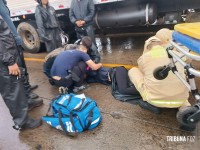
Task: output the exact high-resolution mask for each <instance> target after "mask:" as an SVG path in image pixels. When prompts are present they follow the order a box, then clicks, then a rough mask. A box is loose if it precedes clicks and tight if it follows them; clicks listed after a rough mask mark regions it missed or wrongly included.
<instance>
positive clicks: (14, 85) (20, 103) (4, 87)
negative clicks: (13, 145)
mask: <svg viewBox="0 0 200 150" xmlns="http://www.w3.org/2000/svg"><path fill="white" fill-rule="evenodd" d="M23 82H24V81H23V79H22V78H18V77H17V76H13V75H9V72H8V68H7V67H6V66H4V65H3V64H1V63H0V94H1V95H2V97H3V100H4V102H5V104H6V105H7V107H8V109H9V111H10V114H11V116H12V118H13V121H14V123H15V125H19V126H21V125H23V124H24V123H25V122H26V120H27V119H28V117H27V111H28V101H27V97H26V94H25V89H24V85H23V84H24V83H23Z"/></svg>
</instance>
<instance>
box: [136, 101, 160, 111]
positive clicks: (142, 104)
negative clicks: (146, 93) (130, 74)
mask: <svg viewBox="0 0 200 150" xmlns="http://www.w3.org/2000/svg"><path fill="white" fill-rule="evenodd" d="M138 104H139V105H140V107H141V108H144V109H147V110H150V111H151V112H153V113H155V114H160V113H161V110H160V108H158V107H156V106H153V105H151V104H149V103H148V102H145V101H143V100H139V101H138Z"/></svg>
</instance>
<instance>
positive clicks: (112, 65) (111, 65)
mask: <svg viewBox="0 0 200 150" xmlns="http://www.w3.org/2000/svg"><path fill="white" fill-rule="evenodd" d="M25 60H27V61H36V62H44V59H40V58H25ZM103 66H104V67H109V68H112V67H119V66H124V67H125V68H126V69H131V68H133V67H136V66H132V65H123V64H103Z"/></svg>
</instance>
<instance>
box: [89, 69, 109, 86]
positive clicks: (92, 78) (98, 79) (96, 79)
mask: <svg viewBox="0 0 200 150" xmlns="http://www.w3.org/2000/svg"><path fill="white" fill-rule="evenodd" d="M111 69H112V68H107V67H101V68H99V69H98V70H91V69H89V70H88V71H87V72H86V73H87V79H86V81H87V83H102V84H104V85H111V81H109V77H108V75H109V72H110V71H111Z"/></svg>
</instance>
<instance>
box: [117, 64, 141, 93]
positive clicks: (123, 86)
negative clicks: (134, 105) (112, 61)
mask: <svg viewBox="0 0 200 150" xmlns="http://www.w3.org/2000/svg"><path fill="white" fill-rule="evenodd" d="M116 81H117V85H118V90H119V92H120V93H121V94H128V95H139V92H138V91H137V89H136V88H135V86H134V85H133V84H131V85H130V83H129V77H128V72H127V70H126V69H125V68H124V67H117V69H116Z"/></svg>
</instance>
